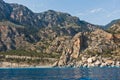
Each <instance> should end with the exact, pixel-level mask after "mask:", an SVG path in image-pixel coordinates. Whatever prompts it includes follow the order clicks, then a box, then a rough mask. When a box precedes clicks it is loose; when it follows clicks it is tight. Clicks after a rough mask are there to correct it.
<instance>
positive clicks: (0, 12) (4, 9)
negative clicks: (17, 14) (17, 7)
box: [0, 0, 11, 20]
mask: <svg viewBox="0 0 120 80" xmlns="http://www.w3.org/2000/svg"><path fill="white" fill-rule="evenodd" d="M10 13H11V7H10V6H9V5H8V4H7V3H5V2H4V1H3V0H0V20H6V19H8V18H9V16H10Z"/></svg>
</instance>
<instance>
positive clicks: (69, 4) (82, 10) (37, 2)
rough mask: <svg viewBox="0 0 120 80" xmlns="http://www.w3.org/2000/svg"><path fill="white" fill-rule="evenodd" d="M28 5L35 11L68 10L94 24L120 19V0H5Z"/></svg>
mask: <svg viewBox="0 0 120 80" xmlns="http://www.w3.org/2000/svg"><path fill="white" fill-rule="evenodd" d="M4 1H5V2H7V3H18V4H22V5H24V6H27V7H28V8H29V9H31V10H32V11H33V12H35V13H40V12H44V11H47V10H55V11H60V12H67V13H69V14H71V15H72V16H77V17H79V18H80V20H85V21H87V22H90V23H92V24H98V25H106V24H108V23H109V22H111V21H112V20H114V19H120V0H4Z"/></svg>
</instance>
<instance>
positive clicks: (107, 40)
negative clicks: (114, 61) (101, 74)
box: [54, 29, 119, 66]
mask: <svg viewBox="0 0 120 80" xmlns="http://www.w3.org/2000/svg"><path fill="white" fill-rule="evenodd" d="M116 36H117V35H116ZM117 38H119V35H118V36H117ZM114 39H115V37H114V36H113V35H112V34H110V33H108V32H105V31H103V30H101V29H98V30H96V31H94V32H83V33H81V32H80V33H77V34H76V35H75V36H74V37H72V38H69V39H64V41H63V42H65V43H63V44H62V40H60V39H59V46H61V45H62V48H60V47H59V48H60V50H62V51H63V52H62V51H61V52H60V53H62V56H61V58H60V60H59V61H58V65H61V66H62V63H63V65H67V64H69V62H71V59H77V58H78V57H79V55H80V54H84V53H88V54H97V53H101V54H106V53H109V52H111V51H112V50H116V49H117V48H119V44H118V43H119V42H118V43H117V44H116V42H115V41H114ZM68 40H69V41H68ZM67 41H68V42H67ZM54 42H55V41H54ZM55 50H58V47H56V48H55ZM68 56H69V57H68ZM63 58H64V59H63Z"/></svg>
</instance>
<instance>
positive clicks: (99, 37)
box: [87, 29, 117, 53]
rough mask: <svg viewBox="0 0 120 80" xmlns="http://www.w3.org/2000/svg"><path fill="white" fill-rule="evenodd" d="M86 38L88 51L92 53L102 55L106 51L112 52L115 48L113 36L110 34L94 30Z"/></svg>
mask: <svg viewBox="0 0 120 80" xmlns="http://www.w3.org/2000/svg"><path fill="white" fill-rule="evenodd" d="M87 37H88V40H89V41H88V45H89V46H88V49H87V50H90V51H92V52H99V53H103V52H104V51H107V50H112V49H115V48H116V47H117V45H116V44H115V42H114V40H113V35H112V34H110V33H107V32H105V31H103V30H99V29H98V30H96V31H94V32H92V33H91V34H89V36H87Z"/></svg>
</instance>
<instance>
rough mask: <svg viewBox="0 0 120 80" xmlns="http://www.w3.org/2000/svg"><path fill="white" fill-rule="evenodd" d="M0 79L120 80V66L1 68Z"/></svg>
mask: <svg viewBox="0 0 120 80" xmlns="http://www.w3.org/2000/svg"><path fill="white" fill-rule="evenodd" d="M0 80H120V68H119V67H102V68H100V67H94V68H85V67H81V68H0Z"/></svg>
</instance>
